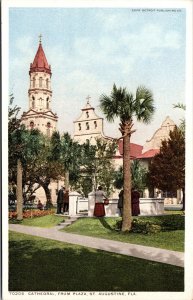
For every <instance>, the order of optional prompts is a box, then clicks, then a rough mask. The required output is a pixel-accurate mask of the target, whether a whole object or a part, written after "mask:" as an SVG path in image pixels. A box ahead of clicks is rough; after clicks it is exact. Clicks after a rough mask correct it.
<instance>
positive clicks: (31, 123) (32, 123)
mask: <svg viewBox="0 0 193 300" xmlns="http://www.w3.org/2000/svg"><path fill="white" fill-rule="evenodd" d="M29 126H30V129H33V128H34V122H33V121H31V122H30V124H29Z"/></svg>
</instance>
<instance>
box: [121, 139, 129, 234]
mask: <svg viewBox="0 0 193 300" xmlns="http://www.w3.org/2000/svg"><path fill="white" fill-rule="evenodd" d="M130 164H131V163H130V136H125V137H123V176H124V177H123V191H124V194H123V217H122V229H121V230H122V231H129V230H130V229H131V171H130Z"/></svg>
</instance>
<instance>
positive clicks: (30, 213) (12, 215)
mask: <svg viewBox="0 0 193 300" xmlns="http://www.w3.org/2000/svg"><path fill="white" fill-rule="evenodd" d="M52 214H54V211H53V210H39V209H31V210H24V211H23V218H24V219H25V218H35V217H43V216H47V215H52ZM8 216H9V219H16V218H17V212H16V211H10V212H9V215H8Z"/></svg>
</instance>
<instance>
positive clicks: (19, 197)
mask: <svg viewBox="0 0 193 300" xmlns="http://www.w3.org/2000/svg"><path fill="white" fill-rule="evenodd" d="M16 193H17V220H19V221H20V220H23V194H22V164H21V160H20V159H19V158H18V160H17V190H16Z"/></svg>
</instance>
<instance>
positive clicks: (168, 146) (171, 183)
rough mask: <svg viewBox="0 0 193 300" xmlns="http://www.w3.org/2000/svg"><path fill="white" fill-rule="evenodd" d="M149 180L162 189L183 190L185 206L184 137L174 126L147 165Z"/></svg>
mask: <svg viewBox="0 0 193 300" xmlns="http://www.w3.org/2000/svg"><path fill="white" fill-rule="evenodd" d="M148 177H149V181H150V182H151V184H152V185H153V186H154V187H156V188H159V189H161V190H163V191H173V192H176V190H177V189H182V191H183V209H184V208H185V138H184V134H183V132H182V131H181V130H180V129H179V128H178V127H175V128H174V130H173V131H170V134H169V139H168V140H164V141H162V144H161V147H160V153H159V154H157V155H155V156H154V158H153V159H152V161H151V163H150V166H149V176H148Z"/></svg>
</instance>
